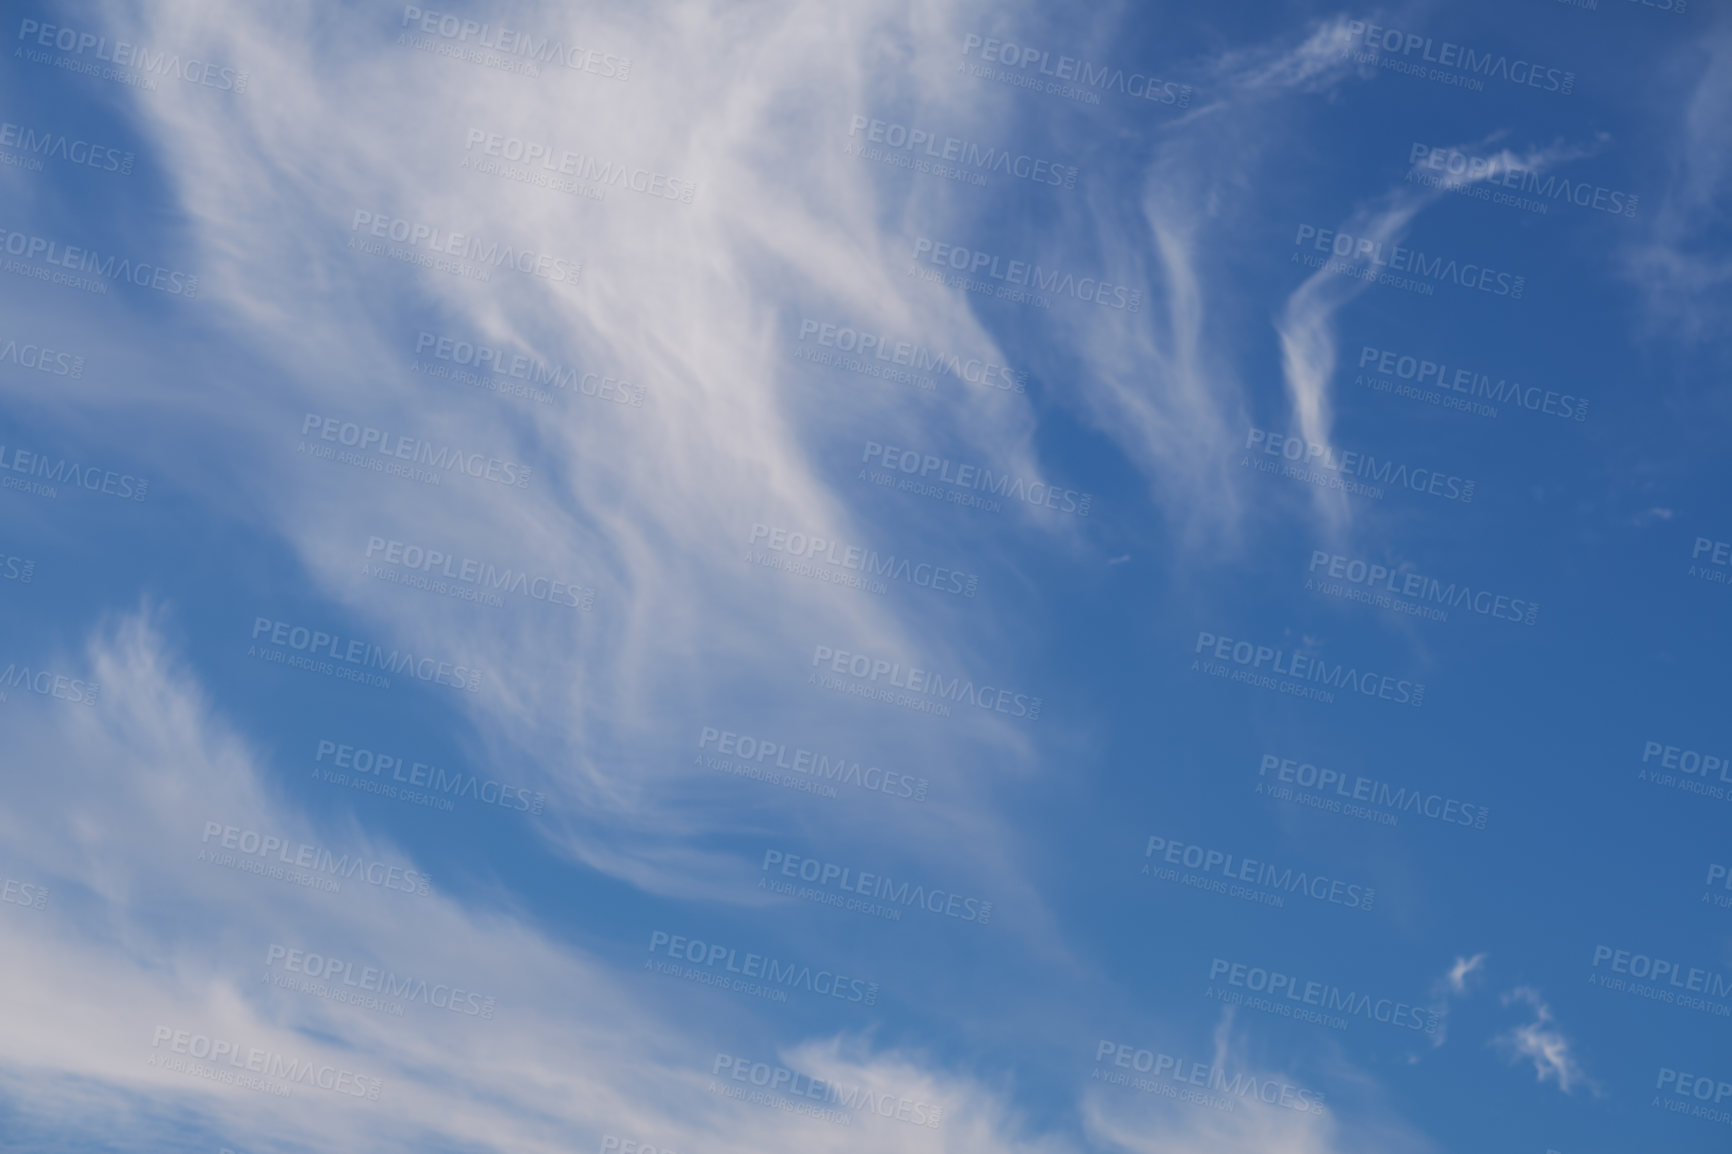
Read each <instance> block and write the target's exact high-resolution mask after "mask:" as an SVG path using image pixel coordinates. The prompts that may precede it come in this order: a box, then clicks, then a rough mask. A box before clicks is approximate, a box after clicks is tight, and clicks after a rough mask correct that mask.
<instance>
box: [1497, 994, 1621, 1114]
mask: <svg viewBox="0 0 1732 1154" xmlns="http://www.w3.org/2000/svg"><path fill="white" fill-rule="evenodd" d="M1502 1001H1503V1004H1504V1005H1505V1006H1512V1005H1521V1006H1526V1007H1527V1008H1528V1009H1529V1010H1531V1011H1532V1012H1533V1020H1532V1021H1531V1022H1527V1023H1525V1024H1523V1025H1520V1026H1515V1027H1512V1028H1511V1029H1509V1030H1507V1031H1505V1032H1504V1033H1502V1034H1499V1035H1498V1036H1497V1037H1496V1038H1494V1039H1493V1044H1494V1045H1495V1046H1497V1047H1498V1048H1499V1049H1500V1050H1502V1051H1503V1052H1504V1053H1505V1054H1506V1055H1507V1056H1508V1058H1509V1060H1510V1061H1511V1062H1519V1061H1521V1060H1522V1059H1524V1058H1525V1059H1527V1060H1528V1061H1530V1062H1532V1063H1533V1067H1534V1076H1535V1077H1536V1078H1538V1079H1539V1081H1540V1082H1542V1083H1544V1082H1556V1083H1557V1086H1558V1089H1560V1090H1562V1091H1563V1092H1564V1093H1566V1094H1570V1093H1573V1092H1574V1091H1575V1089H1576V1088H1577V1087H1579V1086H1587V1087H1588V1088H1590V1089H1594V1090H1595V1093H1598V1091H1597V1089H1595V1087H1594V1084H1593V1081H1592V1079H1590V1078H1589V1077H1588V1075H1587V1072H1586V1071H1585V1070H1583V1069H1582V1066H1581V1063H1580V1062H1579V1061H1578V1060H1577V1058H1576V1056H1575V1054H1574V1053H1573V1051H1572V1048H1571V1044H1570V1040H1569V1039H1568V1038H1566V1037H1565V1036H1564V1032H1563V1030H1562V1029H1560V1028H1559V1027H1558V1024H1557V1021H1556V1019H1555V1018H1554V1017H1553V1016H1552V1010H1551V1007H1550V1006H1548V1005H1547V1004H1546V1002H1545V1000H1544V999H1543V998H1542V997H1541V996H1540V992H1539V991H1538V990H1536V989H1534V988H1533V987H1531V986H1517V987H1516V988H1515V989H1513V990H1511V991H1509V992H1508V993H1507V994H1505V995H1504V996H1503V999H1502Z"/></svg>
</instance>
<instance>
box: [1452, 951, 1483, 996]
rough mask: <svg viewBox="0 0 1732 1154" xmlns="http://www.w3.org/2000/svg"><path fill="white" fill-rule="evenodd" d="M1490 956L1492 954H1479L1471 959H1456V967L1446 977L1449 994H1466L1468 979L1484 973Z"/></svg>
mask: <svg viewBox="0 0 1732 1154" xmlns="http://www.w3.org/2000/svg"><path fill="white" fill-rule="evenodd" d="M1490 956H1491V955H1490V954H1486V953H1478V954H1475V955H1474V956H1473V957H1471V958H1457V959H1455V965H1453V966H1451V967H1449V973H1448V974H1447V975H1445V976H1446V978H1447V980H1448V981H1449V992H1450V993H1452V994H1458V995H1459V994H1466V993H1467V980H1468V978H1470V977H1472V976H1473V975H1474V974H1476V973H1479V972H1481V971H1483V970H1484V969H1485V960H1486V959H1487V958H1489V957H1490Z"/></svg>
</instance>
